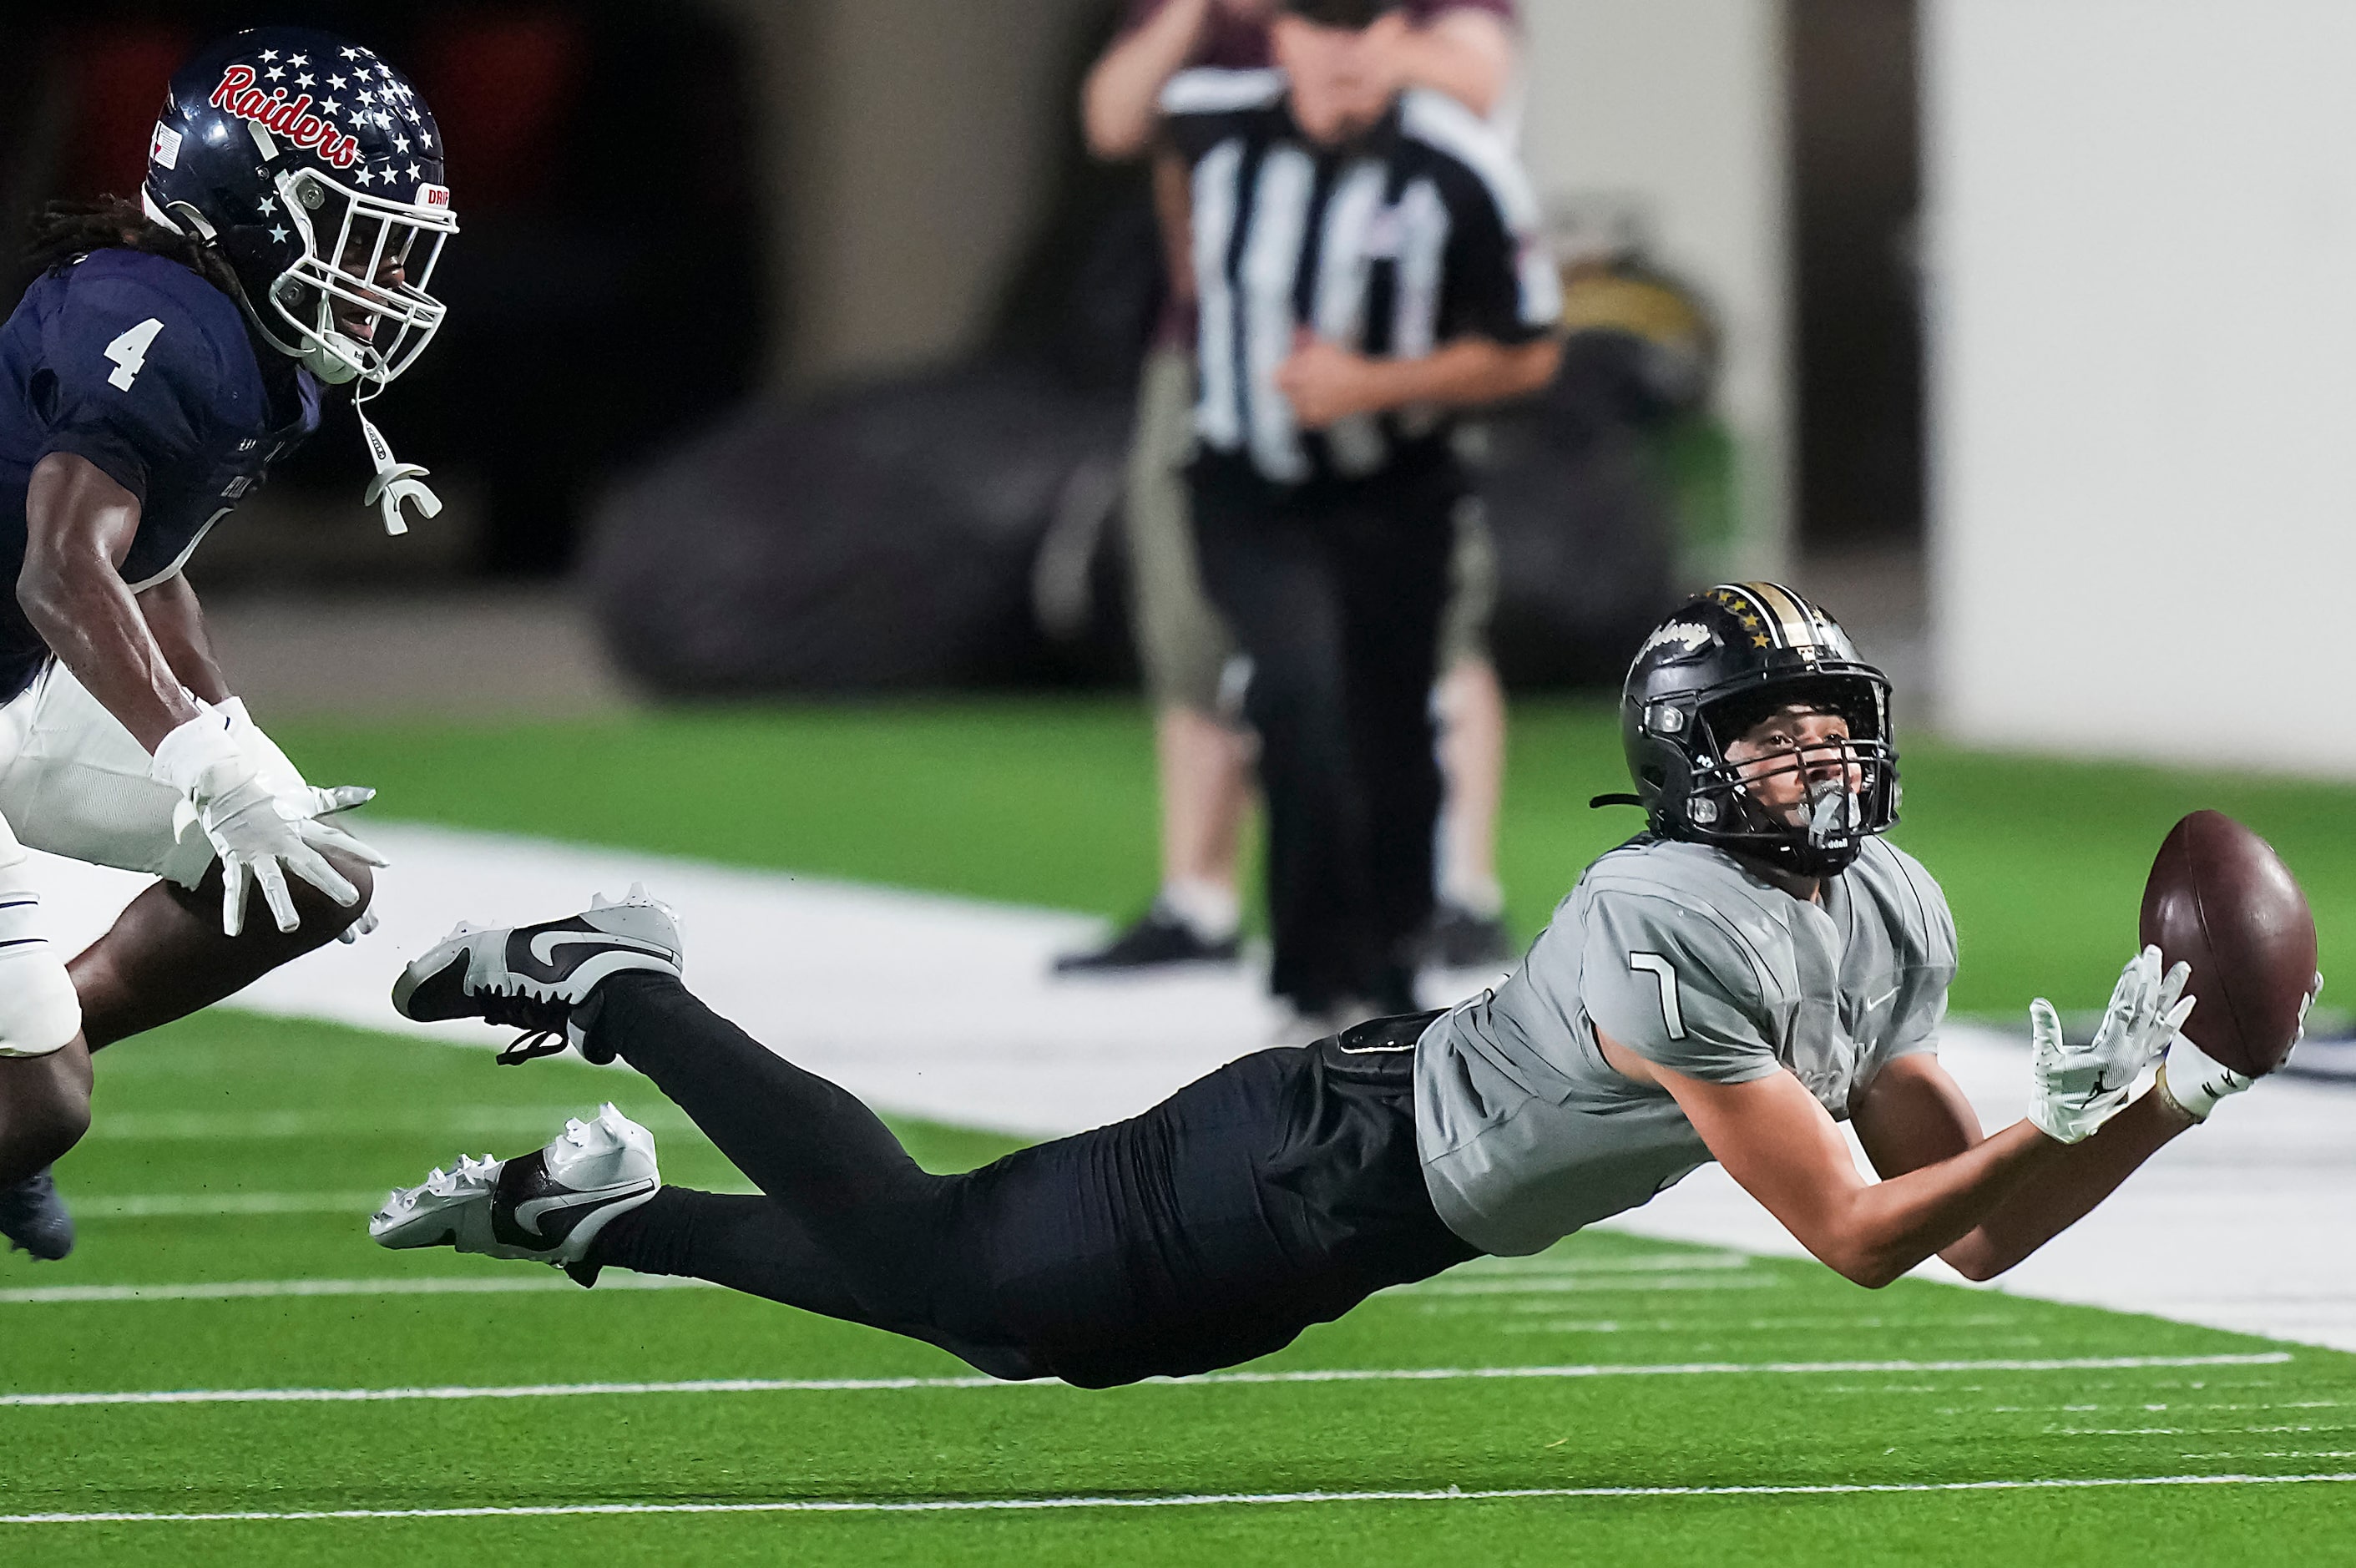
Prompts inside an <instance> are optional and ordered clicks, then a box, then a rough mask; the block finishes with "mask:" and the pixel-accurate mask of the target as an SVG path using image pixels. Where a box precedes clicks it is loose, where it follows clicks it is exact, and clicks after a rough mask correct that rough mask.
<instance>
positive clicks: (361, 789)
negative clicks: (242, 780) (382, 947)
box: [198, 697, 387, 941]
mask: <svg viewBox="0 0 2356 1568" xmlns="http://www.w3.org/2000/svg"><path fill="white" fill-rule="evenodd" d="M203 705H204V704H203V703H201V702H199V703H198V706H199V707H202V706H203ZM212 711H213V712H214V713H217V714H227V715H228V717H229V733H230V738H231V739H233V740H235V741H236V742H237V747H238V750H239V751H240V752H241V753H242V754H243V755H244V756H245V757H246V759H247V760H248V761H250V762H252V764H253V771H254V777H255V778H257V779H261V780H262V785H263V787H264V788H266V789H269V791H270V792H271V793H272V794H273V795H274V796H276V797H277V798H278V807H279V810H280V811H283V812H284V813H285V814H286V815H287V816H289V817H291V818H293V819H295V821H297V822H300V823H301V824H302V825H301V828H300V832H302V834H303V837H304V838H305V840H306V841H308V842H309V843H310V845H311V847H312V848H314V849H337V850H341V851H343V852H344V853H345V854H348V855H350V856H351V857H352V858H353V859H355V860H358V861H360V862H362V863H363V864H365V865H385V864H387V862H386V861H385V858H384V856H382V855H380V854H378V853H377V852H376V851H375V850H374V849H371V848H370V847H369V845H367V844H365V843H361V842H360V841H359V839H357V838H355V837H353V836H352V835H351V834H350V833H348V832H345V831H344V830H343V829H341V828H339V827H337V826H336V825H335V824H334V823H333V822H324V821H322V820H321V819H322V818H325V817H330V816H333V815H334V814H335V813H336V812H337V811H350V810H351V809H352V808H353V807H354V806H365V805H367V804H368V803H369V801H370V800H375V799H376V791H375V790H373V789H369V787H368V786H367V785H365V784H337V785H332V786H329V787H328V788H326V789H321V788H319V787H318V786H316V785H314V784H310V783H307V782H305V779H304V778H303V775H302V773H301V772H300V771H299V770H298V769H297V768H295V764H294V763H293V762H291V761H289V760H288V759H287V756H286V754H285V753H284V752H283V751H281V750H279V749H278V743H277V742H276V741H274V740H272V739H271V738H270V737H269V736H266V735H264V734H262V726H260V725H257V724H255V723H254V722H253V720H252V718H251V717H249V716H248V715H247V714H246V711H245V699H244V698H243V697H231V698H230V699H229V700H228V701H226V702H224V703H221V704H220V706H218V707H216V708H214V709H213V710H212ZM374 929H376V917H375V915H374V914H373V913H370V914H365V915H362V916H361V917H360V918H359V919H358V920H356V921H354V922H353V923H352V924H351V925H349V926H348V927H346V928H345V929H344V932H343V936H342V940H345V941H350V940H354V937H355V935H358V936H366V935H368V933H369V932H370V931H372V930H374Z"/></svg>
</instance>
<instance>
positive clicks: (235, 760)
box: [148, 707, 374, 937]
mask: <svg viewBox="0 0 2356 1568" xmlns="http://www.w3.org/2000/svg"><path fill="white" fill-rule="evenodd" d="M242 716H243V709H242V707H239V708H238V709H237V711H236V712H235V713H230V712H227V711H224V710H222V709H220V708H214V709H209V710H206V711H202V712H199V713H198V714H197V716H196V717H195V718H193V719H190V720H189V721H188V722H187V723H186V724H184V725H180V726H179V728H177V729H176V730H174V731H173V732H172V733H171V734H169V735H167V736H165V737H164V739H163V741H162V742H161V744H159V745H158V746H156V747H155V757H154V759H153V760H152V761H151V762H150V764H149V766H148V775H149V777H151V778H153V779H155V780H156V781H157V782H158V783H161V784H164V785H166V786H168V787H169V788H170V789H172V790H173V791H174V792H176V793H177V794H178V796H179V797H180V802H179V804H178V806H177V807H176V808H175V809H174V811H173V829H174V832H175V834H176V835H185V834H186V833H187V831H188V829H189V828H190V827H192V826H194V827H198V828H201V829H202V830H203V832H204V835H205V837H206V838H207V839H208V840H209V841H210V843H211V844H212V847H213V853H214V854H216V855H218V856H220V863H221V929H222V931H223V932H225V933H226V934H228V935H230V936H232V937H234V936H237V935H239V934H240V933H241V932H242V931H243V930H244V929H245V891H246V884H247V882H248V881H249V880H252V881H253V882H255V883H258V884H259V885H260V886H261V887H262V898H263V901H264V902H266V903H267V904H268V905H269V906H270V913H271V915H272V917H273V918H274V919H275V920H276V921H277V923H278V929H280V930H282V931H291V930H293V929H295V927H296V926H297V925H299V924H300V923H301V920H302V917H301V916H300V915H298V914H297V913H296V912H295V900H294V897H293V895H291V894H290V893H289V892H288V891H287V887H286V873H287V872H289V871H292V872H293V873H294V874H295V875H297V876H299V877H301V878H302V879H303V880H304V881H305V882H308V883H309V884H311V886H314V887H316V888H317V889H319V891H321V892H322V893H325V894H326V895H327V897H330V898H333V899H334V900H336V902H337V903H338V904H342V905H344V906H346V907H347V908H348V907H349V906H351V905H354V904H357V903H359V897H360V895H359V889H358V888H356V887H354V886H352V885H351V884H350V883H349V882H348V881H346V880H345V879H344V876H343V875H342V874H341V873H340V872H338V871H337V869H336V868H335V867H334V866H333V865H330V864H329V863H328V861H327V857H326V856H325V855H322V854H320V853H319V851H318V849H317V848H316V847H315V846H314V844H313V843H312V842H311V839H312V836H313V835H312V833H311V832H306V830H316V829H317V828H318V827H319V826H320V824H319V823H317V822H316V821H315V820H314V819H311V818H307V817H305V816H302V815H301V814H299V812H297V811H292V810H290V809H289V808H288V807H286V806H285V805H284V804H282V802H281V801H280V800H279V798H278V796H277V795H276V794H275V793H274V792H273V790H272V789H271V788H270V786H269V785H268V784H267V783H265V782H264V781H263V779H262V775H261V769H260V768H258V767H257V765H256V763H255V759H254V757H252V755H250V754H249V751H248V749H247V747H246V746H243V745H241V743H240V738H239V736H238V735H237V734H236V733H235V727H236V726H235V721H236V720H237V719H239V718H241V717H242ZM245 727H247V728H249V729H250V728H251V727H252V725H251V723H250V722H249V723H248V725H246V726H245ZM257 733H258V732H257ZM326 831H327V832H328V833H330V834H333V835H334V836H335V837H336V838H338V839H346V840H349V841H350V842H351V843H359V841H358V840H355V839H351V837H350V835H349V834H348V833H343V832H339V831H338V830H337V829H334V828H328V829H327V830H326ZM363 847H364V846H363ZM368 853H369V854H371V855H372V854H373V853H374V852H372V851H370V852H368Z"/></svg>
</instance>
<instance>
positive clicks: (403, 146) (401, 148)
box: [392, 136, 409, 153]
mask: <svg viewBox="0 0 2356 1568" xmlns="http://www.w3.org/2000/svg"><path fill="white" fill-rule="evenodd" d="M392 150H393V151H394V152H396V153H405V152H407V151H408V150H409V138H408V137H406V136H395V137H394V138H393V139H392Z"/></svg>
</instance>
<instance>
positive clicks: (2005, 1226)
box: [1854, 1055, 2198, 1280]
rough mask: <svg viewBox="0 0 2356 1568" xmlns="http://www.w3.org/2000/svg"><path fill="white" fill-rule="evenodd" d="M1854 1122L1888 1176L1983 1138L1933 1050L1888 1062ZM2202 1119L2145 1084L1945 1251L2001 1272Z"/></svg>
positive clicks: (1967, 1270)
mask: <svg viewBox="0 0 2356 1568" xmlns="http://www.w3.org/2000/svg"><path fill="white" fill-rule="evenodd" d="M1854 1122H1855V1125H1856V1127H1857V1135H1858V1142H1860V1143H1862V1144H1864V1145H1865V1152H1866V1156H1867V1157H1868V1158H1869V1159H1870V1160H1872V1162H1873V1168H1874V1169H1875V1170H1877V1171H1879V1172H1880V1173H1881V1175H1882V1176H1884V1177H1897V1176H1906V1175H1908V1174H1909V1173H1910V1172H1913V1171H1918V1170H1921V1169H1922V1168H1923V1167H1924V1166H1926V1165H1937V1164H1938V1163H1940V1162H1941V1161H1944V1160H1949V1159H1953V1158H1954V1157H1956V1156H1957V1155H1962V1154H1964V1153H1965V1152H1966V1151H1968V1150H1970V1149H1971V1148H1973V1147H1974V1146H1976V1144H1979V1143H1980V1142H1981V1141H1982V1138H1981V1133H1980V1124H1979V1118H1978V1117H1977V1116H1976V1115H1975V1114H1974V1113H1973V1111H1972V1108H1971V1104H1970V1102H1969V1101H1966V1100H1965V1098H1964V1092H1963V1090H1961V1089H1958V1088H1957V1087H1956V1086H1955V1080H1954V1079H1952V1078H1950V1077H1949V1076H1948V1075H1947V1070H1946V1069H1944V1068H1943V1067H1941V1066H1940V1065H1939V1059H1938V1058H1936V1057H1933V1056H1929V1055H1922V1056H1910V1057H1901V1058H1898V1059H1897V1060H1896V1061H1894V1062H1892V1063H1890V1065H1889V1066H1888V1067H1886V1068H1884V1069H1882V1070H1881V1072H1880V1073H1879V1076H1877V1077H1876V1078H1875V1079H1874V1080H1873V1084H1872V1087H1871V1088H1869V1089H1868V1090H1866V1094H1865V1099H1864V1101H1863V1103H1862V1104H1860V1105H1859V1106H1858V1111H1857V1115H1856V1117H1855V1118H1854ZM2022 1125H2024V1126H2026V1125H2028V1123H2026V1122H2023V1123H2022ZM2196 1125H2198V1123H2197V1122H2195V1121H2194V1120H2193V1118H2192V1116H2191V1115H2190V1113H2189V1112H2186V1111H2184V1110H2183V1109H2182V1108H2180V1107H2179V1106H2178V1105H2177V1104H2176V1102H2175V1101H2172V1100H2170V1099H2169V1097H2168V1096H2167V1095H2164V1094H2153V1093H2148V1092H2147V1093H2146V1094H2144V1095H2143V1096H2141V1097H2140V1098H2139V1099H2137V1100H2136V1101H2135V1102H2134V1103H2133V1104H2131V1105H2129V1106H2127V1107H2126V1109H2125V1110H2123V1111H2121V1112H2118V1114H2116V1115H2115V1116H2113V1117H2112V1118H2111V1119H2110V1120H2109V1121H2107V1122H2104V1123H2103V1125H2102V1126H2101V1127H2100V1128H2098V1129H2097V1130H2096V1131H2095V1132H2094V1134H2093V1135H2092V1136H2090V1137H2087V1138H2084V1139H2082V1140H2081V1141H2079V1142H2078V1143H2075V1144H2070V1145H2068V1146H2067V1147H2066V1148H2063V1149H2062V1150H2061V1156H2060V1157H2059V1158H2058V1159H2055V1160H2053V1161H2051V1163H2050V1164H2049V1165H2046V1167H2045V1168H2044V1169H2042V1170H2040V1171H2039V1172H2037V1173H2036V1175H2035V1176H2033V1177H2031V1178H2030V1179H2029V1180H2027V1181H2025V1182H2023V1183H2021V1184H2020V1186H2019V1187H2016V1188H2015V1189H2014V1190H2013V1191H2012V1193H2011V1194H2010V1196H2008V1197H2006V1198H2005V1199H2004V1200H2003V1201H2002V1202H2000V1203H1998V1204H1997V1206H1996V1208H1994V1209H1993V1210H1992V1211H1991V1212H1990V1213H1989V1214H1988V1215H1987V1218H1986V1219H1982V1220H1981V1221H1980V1222H1979V1224H1977V1225H1976V1226H1974V1227H1973V1228H1972V1229H1971V1230H1969V1231H1967V1232H1965V1234H1964V1235H1963V1236H1961V1237H1959V1238H1958V1239H1957V1240H1955V1241H1954V1243H1953V1244H1952V1245H1949V1246H1946V1247H1943V1248H1941V1249H1940V1251H1939V1256H1940V1257H1941V1258H1943V1259H1944V1260H1945V1261H1946V1262H1948V1263H1950V1264H1952V1265H1954V1269H1955V1271H1956V1272H1957V1273H1961V1274H1962V1275H1963V1276H1964V1277H1965V1278H1966V1279H1974V1280H1988V1279H1994V1278H1995V1277H1996V1276H1997V1275H1998V1274H2000V1273H2004V1272H2005V1271H2006V1270H2007V1269H2009V1268H2011V1267H2012V1266H2013V1265H2014V1264H2016V1263H2018V1262H2020V1261H2021V1260H2022V1259H2023V1258H2026V1257H2028V1256H2029V1254H2030V1253H2031V1252H2034V1251H2037V1249H2038V1248H2040V1247H2042V1246H2043V1245H2045V1243H2046V1242H2048V1241H2050V1240H2052V1239H2053V1238H2054V1237H2056V1236H2059V1235H2060V1234H2061V1232H2062V1231H2064V1230H2068V1229H2069V1228H2070V1227H2071V1226H2072V1225H2074V1224H2076V1223H2077V1222H2078V1221H2079V1220H2080V1219H2083V1218H2084V1217H2085V1216H2086V1215H2087V1214H2088V1213H2089V1212H2090V1211H2092V1210H2093V1208H2094V1206H2095V1205H2096V1204H2098V1203H2100V1202H2102V1201H2103V1199H2104V1198H2106V1197H2109V1196H2110V1195H2111V1194H2112V1193H2113V1192H2115V1190H2117V1188H2118V1186H2119V1184H2120V1183H2121V1182H2123V1181H2125V1180H2126V1178H2127V1177H2128V1176H2132V1175H2134V1174H2135V1172H2136V1168H2137V1167H2138V1166H2140V1165H2142V1164H2143V1163H2144V1162H2145V1161H2146V1160H2147V1159H2149V1158H2151V1157H2152V1155H2156V1154H2158V1152H2159V1151H2160V1150H2161V1149H2162V1148H2163V1147H2165V1146H2166V1145H2167V1144H2168V1143H2169V1141H2170V1140H2171V1139H2173V1138H2175V1137H2177V1136H2178V1135H2179V1134H2180V1133H2183V1132H2184V1131H2185V1130H2186V1129H2188V1128H2190V1127H2193V1126H2196Z"/></svg>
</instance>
